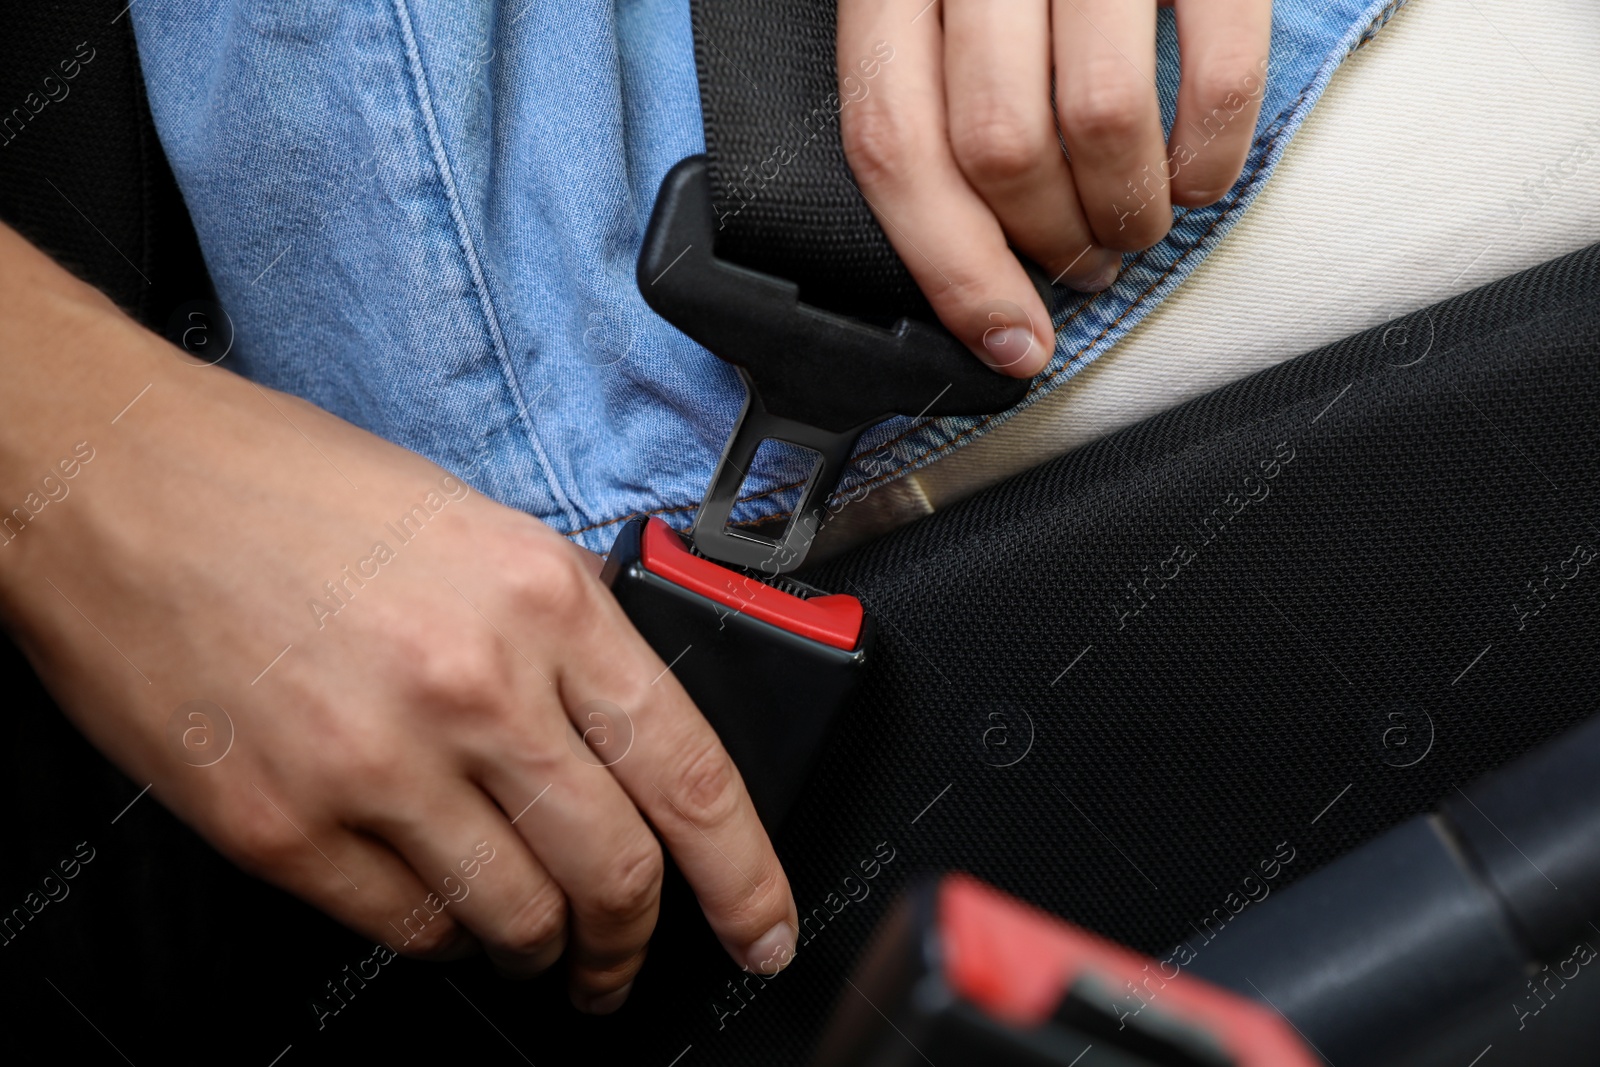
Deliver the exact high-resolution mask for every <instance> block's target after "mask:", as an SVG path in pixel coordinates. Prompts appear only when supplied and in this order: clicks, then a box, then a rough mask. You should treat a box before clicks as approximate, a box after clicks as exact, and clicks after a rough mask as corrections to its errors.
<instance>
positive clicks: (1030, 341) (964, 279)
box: [838, 0, 1055, 378]
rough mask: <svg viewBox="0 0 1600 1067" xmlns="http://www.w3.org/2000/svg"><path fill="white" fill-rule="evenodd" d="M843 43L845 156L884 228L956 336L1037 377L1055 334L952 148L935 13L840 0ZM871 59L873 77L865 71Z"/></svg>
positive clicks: (1018, 373) (930, 8) (904, 2)
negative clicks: (946, 114)
mask: <svg viewBox="0 0 1600 1067" xmlns="http://www.w3.org/2000/svg"><path fill="white" fill-rule="evenodd" d="M838 48H839V51H838V63H839V75H840V97H841V99H842V100H843V101H844V104H843V107H842V109H841V111H840V113H839V121H840V127H841V133H842V135H843V138H844V148H845V156H846V158H847V159H848V160H849V162H850V166H851V168H852V170H853V171H854V173H855V176H856V179H857V180H858V181H859V182H860V186H861V191H862V193H863V195H864V196H865V197H866V199H867V203H868V204H869V205H870V206H871V208H872V211H873V214H874V215H876V216H877V219H878V221H879V222H880V223H881V224H882V225H883V230H884V233H886V234H887V235H888V237H889V241H890V243H891V244H893V245H894V248H895V251H896V252H898V253H899V254H900V258H901V259H902V260H904V261H905V264H906V267H907V269H908V270H909V271H910V272H911V276H912V277H913V278H914V279H915V280H916V282H917V285H918V287H920V288H921V289H922V291H923V292H924V293H925V294H926V295H927V297H928V301H929V303H930V304H932V305H933V309H934V311H935V312H936V313H937V314H938V316H939V319H940V321H942V322H943V323H944V324H945V325H946V326H947V327H949V329H950V331H951V332H952V333H954V334H955V335H956V336H957V337H959V338H960V339H961V340H962V341H963V342H964V343H965V344H966V345H967V347H968V348H970V349H972V351H973V352H974V353H976V354H977V355H978V357H979V358H980V359H982V360H984V362H986V363H988V364H989V365H990V366H991V367H994V368H995V369H997V370H1000V371H1001V372H1002V373H1004V374H1008V375H1012V376H1014V377H1019V378H1026V377H1032V376H1033V375H1034V374H1037V373H1038V372H1039V371H1040V370H1041V369H1042V368H1043V367H1044V365H1045V364H1046V363H1047V362H1049V360H1050V356H1051V355H1052V354H1053V352H1054V348H1055V332H1054V330H1053V328H1052V326H1051V322H1050V317H1049V313H1048V312H1047V311H1046V309H1045V306H1044V302H1043V301H1042V300H1040V299H1039V294H1038V293H1037V292H1035V291H1034V289H1033V286H1032V284H1030V283H1029V281H1028V277H1027V275H1026V274H1025V273H1024V272H1023V269H1022V265H1021V264H1020V263H1019V262H1018V261H1017V258H1016V256H1015V255H1014V254H1013V253H1012V251H1011V250H1010V249H1009V248H1008V247H1007V246H1006V238H1005V233H1004V231H1003V230H1002V229H1001V227H1000V222H999V221H998V220H997V219H996V218H995V216H994V212H992V211H991V210H990V209H989V207H988V205H986V204H985V203H984V202H983V200H982V199H981V198H980V197H979V196H978V194H977V193H976V192H975V191H974V190H973V188H972V186H971V185H969V184H968V183H967V180H966V178H965V177H964V176H963V175H962V173H961V169H960V168H959V167H958V166H957V165H956V161H955V157H954V155H953V154H952V153H951V149H950V141H949V136H948V131H947V128H946V116H945V105H944V82H943V77H944V75H943V66H944V63H943V59H942V50H943V43H942V33H941V30H940V26H939V11H938V8H937V7H936V6H935V5H933V4H929V3H928V0H841V2H840V4H839V24H838ZM871 59H876V60H877V66H876V68H875V69H876V71H877V73H876V75H875V76H874V77H872V78H870V79H868V78H866V77H865V76H864V69H865V68H863V67H862V66H861V64H862V63H864V62H868V61H869V60H871ZM997 314H998V315H999V316H1000V319H999V321H997V319H996V318H995V316H996V315H997Z"/></svg>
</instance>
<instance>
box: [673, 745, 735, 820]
mask: <svg viewBox="0 0 1600 1067" xmlns="http://www.w3.org/2000/svg"><path fill="white" fill-rule="evenodd" d="M670 784H671V788H670V789H669V790H668V791H667V795H668V796H669V797H671V798H672V802H673V803H674V804H675V805H676V806H677V808H678V809H679V810H680V811H681V812H682V813H683V815H684V817H685V818H687V819H688V820H689V821H690V822H691V823H693V824H694V825H695V826H697V827H700V828H704V827H707V826H720V825H721V824H723V823H725V822H726V821H728V820H729V819H730V818H732V817H733V815H734V813H735V812H737V811H738V810H739V789H738V786H739V778H738V772H737V771H735V770H734V768H733V761H732V760H730V759H729V758H728V754H727V753H726V752H725V751H723V748H722V745H721V744H719V743H718V742H717V741H716V739H715V738H713V739H711V740H710V741H707V742H704V743H702V744H701V745H700V747H699V748H698V749H696V750H694V751H692V752H691V753H690V755H689V758H688V759H686V760H683V761H682V762H681V763H680V764H679V767H678V770H677V771H676V773H675V774H674V775H673V776H672V777H671V779H670Z"/></svg>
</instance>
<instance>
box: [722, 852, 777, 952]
mask: <svg viewBox="0 0 1600 1067" xmlns="http://www.w3.org/2000/svg"><path fill="white" fill-rule="evenodd" d="M752 883H753V884H752ZM739 886H740V889H741V892H740V894H739V896H737V897H736V898H735V899H733V900H731V901H728V902H727V903H726V904H724V906H723V907H722V909H721V912H720V917H721V918H722V920H723V921H724V922H727V923H728V924H730V926H732V927H733V928H734V929H736V930H745V931H748V932H749V936H750V937H752V938H755V937H759V936H760V935H762V934H764V933H766V932H767V931H768V930H770V929H772V927H773V924H775V923H779V922H783V921H784V920H785V919H786V918H787V917H788V914H789V906H788V900H789V882H788V879H787V878H785V877H784V874H783V868H781V867H779V866H778V865H777V864H776V863H763V864H759V865H757V867H756V869H755V871H753V872H752V874H751V881H750V882H748V883H747V882H745V881H743V880H742V879H741V880H740V882H739Z"/></svg>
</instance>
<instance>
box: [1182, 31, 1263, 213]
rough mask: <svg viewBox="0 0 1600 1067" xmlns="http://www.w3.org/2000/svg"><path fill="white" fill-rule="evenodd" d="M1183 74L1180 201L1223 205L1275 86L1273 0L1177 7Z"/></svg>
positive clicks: (1241, 167)
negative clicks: (1270, 83)
mask: <svg viewBox="0 0 1600 1067" xmlns="http://www.w3.org/2000/svg"><path fill="white" fill-rule="evenodd" d="M1175 6H1176V8H1177V11H1176V14H1177V22H1178V48H1179V50H1180V51H1181V53H1182V55H1183V78H1182V81H1181V82H1180V83H1179V85H1178V111H1177V116H1176V118H1175V120H1174V121H1173V124H1172V138H1171V142H1170V144H1169V145H1168V148H1167V150H1168V155H1169V157H1170V161H1169V163H1168V170H1167V173H1168V174H1170V175H1171V177H1172V201H1173V203H1175V204H1180V205H1183V206H1185V207H1202V206H1204V205H1206V204H1211V203H1215V202H1216V201H1217V200H1220V199H1221V198H1222V195H1223V194H1224V193H1226V192H1227V191H1228V189H1229V188H1230V187H1232V185H1233V183H1234V182H1236V181H1238V179H1239V172H1240V171H1241V170H1243V169H1244V161H1245V157H1246V156H1247V155H1248V154H1249V152H1250V142H1251V141H1252V140H1253V139H1254V137H1255V132H1256V117H1257V116H1258V115H1259V114H1260V113H1261V100H1262V97H1263V96H1264V95H1265V94H1266V88H1267V51H1268V49H1269V48H1270V47H1271V43H1272V0H1206V2H1205V3H1203V4H1201V3H1196V2H1195V0H1183V2H1180V3H1178V4H1176V5H1175Z"/></svg>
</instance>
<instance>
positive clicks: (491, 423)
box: [132, 0, 1399, 551]
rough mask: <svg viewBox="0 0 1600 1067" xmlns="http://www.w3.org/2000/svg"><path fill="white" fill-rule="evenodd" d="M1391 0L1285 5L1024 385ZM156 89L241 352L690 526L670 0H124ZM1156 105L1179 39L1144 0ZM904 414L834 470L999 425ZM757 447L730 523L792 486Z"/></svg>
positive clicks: (707, 419) (558, 509)
mask: <svg viewBox="0 0 1600 1067" xmlns="http://www.w3.org/2000/svg"><path fill="white" fill-rule="evenodd" d="M1398 3H1399V0H1278V2H1277V4H1276V9H1275V12H1274V16H1273V41H1272V68H1271V74H1270V77H1269V79H1268V82H1267V88H1266V91H1265V97H1264V100H1263V107H1262V112H1261V119H1260V123H1259V125H1258V128H1257V137H1256V141H1255V144H1254V146H1253V148H1252V150H1251V154H1250V158H1249V161H1248V162H1247V164H1246V166H1245V170H1244V176H1243V177H1242V178H1241V179H1240V181H1239V183H1238V184H1237V185H1236V186H1235V187H1234V188H1233V189H1232V190H1231V191H1230V192H1229V194H1228V195H1227V196H1226V197H1225V198H1224V199H1223V200H1222V201H1221V202H1220V203H1218V204H1216V205H1214V206H1212V207H1209V208H1203V209H1198V210H1191V211H1179V212H1178V213H1177V221H1176V223H1175V225H1174V227H1173V230H1172V233H1171V234H1170V235H1169V236H1168V237H1167V238H1166V239H1165V240H1164V241H1162V242H1161V244H1159V245H1157V246H1156V247H1155V248H1152V249H1150V250H1148V251H1146V252H1143V253H1140V254H1139V255H1137V256H1134V257H1130V259H1129V262H1128V264H1127V266H1126V268H1125V270H1124V273H1123V275H1122V278H1121V279H1120V280H1119V281H1118V282H1117V284H1116V285H1115V286H1114V287H1113V288H1112V289H1110V290H1108V291H1107V292H1105V293H1102V294H1099V295H1098V296H1095V297H1092V298H1072V299H1071V300H1069V301H1068V302H1067V305H1066V306H1065V307H1063V308H1061V309H1060V310H1059V312H1058V316H1057V320H1056V321H1057V325H1058V348H1057V354H1056V358H1055V361H1054V362H1053V363H1052V364H1051V366H1050V368H1049V370H1048V371H1047V372H1046V374H1045V375H1043V376H1041V378H1040V379H1039V381H1038V382H1037V383H1036V386H1035V389H1034V391H1033V392H1032V393H1031V394H1030V400H1031V399H1033V398H1036V397H1037V396H1039V395H1041V394H1042V392H1043V391H1045V390H1047V389H1050V388H1053V387H1054V386H1056V385H1059V384H1060V383H1061V382H1063V381H1065V380H1066V379H1067V378H1068V377H1070V376H1071V375H1072V374H1074V373H1076V372H1077V371H1078V370H1080V369H1081V368H1082V367H1083V366H1084V365H1086V364H1087V363H1088V362H1089V361H1090V360H1092V359H1094V358H1095V357H1097V356H1098V355H1099V354H1101V353H1102V352H1104V351H1105V350H1106V349H1107V348H1108V347H1110V346H1111V345H1112V344H1114V343H1115V342H1116V341H1117V339H1118V338H1119V337H1121V336H1122V335H1123V334H1124V333H1126V332H1127V330H1128V329H1129V328H1130V327H1132V326H1133V324H1134V323H1135V322H1137V321H1138V320H1139V319H1140V318H1141V317H1142V316H1143V315H1145V314H1146V313H1148V311H1149V309H1150V308H1151V307H1153V306H1154V305H1155V303H1156V302H1158V301H1159V300H1160V299H1161V298H1162V297H1163V296H1165V294H1167V293H1168V292H1170V291H1171V290H1172V289H1173V288H1174V287H1175V286H1176V285H1178V284H1179V283H1180V282H1181V281H1182V280H1183V278H1184V277H1185V276H1186V275H1187V274H1188V273H1189V271H1191V270H1192V269H1193V268H1194V266H1195V265H1196V264H1197V263H1198V262H1199V261H1200V260H1201V259H1202V258H1204V256H1205V254H1206V253H1207V252H1208V251H1209V250H1210V249H1211V248H1212V247H1213V246H1214V245H1215V244H1216V242H1217V241H1218V240H1220V239H1221V238H1222V236H1223V234H1224V233H1226V232H1227V230H1228V228H1229V227H1230V226H1231V225H1232V224H1233V222H1234V221H1235V220H1236V219H1237V218H1238V216H1239V214H1240V211H1241V210H1242V209H1243V208H1244V207H1245V206H1246V205H1247V204H1248V203H1249V202H1250V201H1251V199H1253V197H1254V196H1255V194H1256V192H1257V191H1258V190H1259V189H1260V187H1261V185H1262V183H1263V182H1264V181H1265V180H1266V178H1267V177H1268V176H1269V175H1270V174H1271V172H1272V168H1273V165H1274V164H1275V163H1276V162H1277V159H1278V157H1279V155H1280V154H1281V153H1282V151H1283V148H1284V145H1285V144H1286V143H1287V142H1288V140H1289V138H1290V136H1292V134H1293V133H1294V131H1295V129H1296V128H1297V127H1298V126H1299V124H1300V122H1301V120H1302V119H1303V118H1304V116H1305V114H1306V112H1307V111H1308V110H1309V109H1310V107H1311V106H1312V104H1313V103H1314V102H1315V100H1316V99H1317V97H1318V95H1320V93H1321V92H1322V89H1323V87H1324V86H1325V85H1326V84H1327V80H1328V78H1329V76H1330V75H1331V74H1332V72H1333V70H1334V68H1335V67H1336V66H1337V65H1338V63H1339V62H1340V60H1341V59H1343V57H1344V56H1345V55H1346V54H1348V52H1349V51H1351V50H1352V49H1353V48H1354V47H1357V46H1358V45H1359V44H1360V43H1361V41H1362V40H1364V35H1367V36H1370V33H1371V32H1372V31H1373V30H1374V29H1375V28H1376V26H1377V25H1379V24H1381V22H1382V21H1383V20H1384V19H1386V18H1387V17H1388V15H1389V14H1390V13H1392V11H1393V9H1394V8H1395V7H1396V6H1398ZM132 15H133V18H134V23H135V30H136V33H137V37H138V42H139V50H140V56H141V59H142V62H143V66H144V74H145V79H146V82H147V85H148V88H149V95H150V101H151V108H152V112H153V114H154V117H155V121H156V126H157V128H158V130H159V132H160V135H161V139H162V144H163V146H164V147H165V149H166V152H167V155H168V157H169V159H170V161H171V163H172V167H173V170H174V172H175V173H176V175H177V178H178V182H179V185H180V187H181V188H182V190H183V194H184V197H185V199H186V201H187V202H188V205H189V209H190V212H191V213H192V215H193V216H194V220H195V225H196V229H197V231H198V233H199V236H200V242H201V246H202V248H203V250H204V252H205V256H206V261H207V264H208V266H209V268H210V271H211V274H212V277H213V279H214V280H215V282H216V286H217V290H218V295H219V298H220V300H221V301H222V304H223V306H224V307H225V308H226V310H227V312H228V313H229V316H230V317H231V318H232V320H233V323H234V326H235V330H236V341H235V345H234V350H233V353H232V355H231V357H230V358H231V360H232V365H233V367H234V369H235V370H237V371H239V372H240V373H242V374H245V375H247V376H248V377H250V378H252V379H254V380H256V381H258V382H261V383H263V384H265V385H270V386H273V387H275V388H278V389H283V390H285V391H288V392H291V393H295V394H297V395H300V396H302V397H305V398H306V399H308V400H310V401H312V402H313V403H316V404H318V405H320V406H322V407H324V408H326V409H328V410H330V411H332V412H334V413H336V414H338V415H340V416H342V417H344V418H346V419H348V420H350V421H351V422H354V423H356V424H357V425H360V426H363V427H365V428H367V429H369V430H371V431H373V432H374V433H377V434H380V435H382V436H384V437H386V438H389V439H390V440H393V441H396V442H398V443H400V444H402V445H405V446H406V447H408V448H411V449H414V450H416V451H418V452H420V453H422V454H423V455H426V456H428V457H429V458H430V459H433V460H434V461H436V462H437V463H439V464H440V465H441V466H443V467H445V468H446V469H448V470H450V471H453V472H455V473H456V474H458V475H460V476H461V477H463V478H465V479H466V480H467V481H468V482H469V483H471V484H472V485H474V486H476V487H477V488H478V489H479V490H481V491H482V492H484V493H486V494H488V495H490V496H492V497H495V498H497V499H499V500H501V501H503V502H505V503H506V504H509V505H511V506H513V507H516V508H520V509H522V510H524V511H527V512H529V513H531V514H533V515H535V516H537V517H539V518H540V519H543V520H544V521H546V522H548V523H550V524H552V525H553V526H555V527H556V528H557V529H560V530H562V531H564V532H567V533H568V534H570V535H572V536H574V537H575V538H577V539H578V540H579V541H580V542H581V543H582V544H584V545H586V546H587V547H590V548H594V549H598V550H602V551H603V550H605V549H606V548H608V547H609V544H610V541H611V538H612V537H613V536H614V534H615V531H616V528H617V524H618V523H619V522H621V521H622V520H623V519H624V518H626V517H628V516H630V515H632V514H635V513H638V512H642V511H654V512H661V513H664V514H665V515H666V517H667V518H669V519H670V520H672V521H674V522H675V523H676V524H677V525H680V526H682V525H686V524H687V523H688V522H689V521H690V520H691V519H692V517H693V510H694V508H695V507H696V506H697V505H698V503H699V500H700V498H701V496H702V495H703V494H704V492H705V489H706V486H707V484H708V482H709V480H710V476H711V471H712V469H713V467H714V466H715V464H716V461H717V458H718V456H719V454H720V452H721V449H722V445H723V443H724V441H725V439H726V437H727V435H728V433H729V432H730V431H731V428H732V424H733V420H734V419H735V417H736V416H737V414H738V411H739V407H740V404H741V402H742V398H743V389H742V387H741V386H740V384H739V382H738V380H737V378H736V377H735V376H734V375H733V374H732V373H731V371H730V370H729V369H728V368H727V367H726V366H724V365H723V364H721V363H720V362H719V361H717V360H716V359H714V358H713V357H711V356H710V355H709V354H707V353H706V352H704V351H703V350H702V349H700V348H699V347H698V346H696V345H694V344H693V343H691V342H689V341H688V340H687V339H685V338H684V337H683V336H682V335H680V334H678V333H677V332H676V331H675V330H673V329H672V328H671V327H669V326H667V325H666V324H665V323H663V322H661V321H660V320H658V319H657V318H656V317H655V316H654V315H653V313H652V312H650V311H649V310H648V308H646V306H645V305H644V303H643V301H642V300H641V299H640V297H639V294H638V291H637V289H636V287H635V284H634V261H635V258H636V256H637V253H638V248H639V242H640V239H641V236H642V234H643V230H644V226H645V223H646V221H647V220H648V218H649V213H650V208H651V205H652V203H653V200H654V196H655V191H656V188H657V186H658V185H659V183H660V181H661V177H662V176H663V175H664V174H665V173H666V171H667V169H668V168H669V167H671V166H672V165H673V164H674V163H676V162H677V161H678V160H679V159H681V158H682V157H684V156H686V155H690V154H692V153H695V152H699V151H702V150H703V147H704V143H703V138H702V133H701V128H700V110H699V95H698V89H697V86H696V81H695V69H694V50H693V38H692V35H691V32H690V26H689V13H688V4H687V3H686V0H615V3H610V2H595V0H565V2H560V3H558V2H554V0H508V2H507V3H505V4H498V3H494V2H491V0H474V2H458V3H454V4H442V3H425V2H419V0H342V2H340V3H321V4H318V3H308V2H306V0H276V2H273V0H209V2H207V3H199V2H196V0H141V2H140V3H138V4H135V5H134V7H133V10H132ZM1159 57H1160V74H1159V76H1158V88H1159V91H1160V97H1161V103H1162V109H1163V113H1164V117H1165V121H1166V122H1167V123H1168V124H1169V125H1170V123H1171V121H1172V112H1173V108H1174V104H1175V99H1176V91H1177V74H1178V55H1177V47H1176V39H1175V35H1174V32H1173V24H1172V18H1171V12H1170V11H1163V12H1162V17H1161V22H1160V40H1159ZM1000 421H1001V417H995V418H990V419H938V420H930V421H924V422H922V423H920V424H912V422H911V420H905V419H898V420H892V421H891V422H889V423H886V424H885V425H884V426H882V427H880V428H878V429H876V430H874V431H873V432H872V433H871V434H869V435H868V438H867V439H866V440H864V441H863V450H862V451H863V462H862V463H861V464H859V465H858V466H857V467H856V468H855V469H854V470H853V471H852V473H851V474H850V476H849V478H848V479H847V482H846V485H845V486H844V487H843V489H844V491H846V492H848V491H850V490H851V489H852V488H856V489H857V491H859V487H861V486H865V485H870V484H872V483H875V482H877V481H881V480H883V479H886V478H889V477H893V476H895V475H896V474H900V473H904V472H905V471H908V470H911V469H913V468H915V467H916V466H919V465H921V464H923V463H927V462H929V461H930V460H931V459H932V458H934V457H936V456H938V455H940V454H941V453H942V452H944V451H945V450H946V449H949V448H952V447H956V446H957V445H959V444H960V443H961V442H962V441H964V440H969V439H971V437H972V436H974V435H975V434H977V433H981V432H983V431H984V430H985V429H987V428H989V427H992V426H994V425H996V424H998V423H999V422H1000ZM781 481H782V475H781V473H780V472H777V471H775V470H764V469H761V468H760V467H758V469H757V470H755V471H754V472H752V478H751V480H750V481H749V482H747V484H746V487H745V488H746V492H747V493H748V494H749V496H750V498H751V499H750V501H749V503H748V504H746V505H745V506H744V508H743V509H742V510H741V512H740V517H756V516H764V515H772V514H777V513H780V512H782V511H783V510H784V509H785V508H786V507H788V506H792V495H793V494H792V493H791V492H786V491H784V490H783V489H782V488H781V485H780V483H781Z"/></svg>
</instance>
